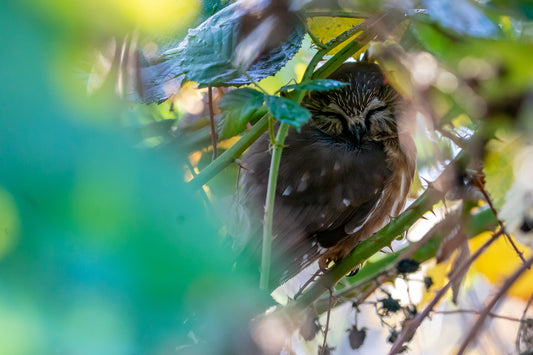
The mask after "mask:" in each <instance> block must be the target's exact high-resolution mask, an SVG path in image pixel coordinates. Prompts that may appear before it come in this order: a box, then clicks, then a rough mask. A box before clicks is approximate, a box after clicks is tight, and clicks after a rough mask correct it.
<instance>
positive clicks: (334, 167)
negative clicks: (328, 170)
mask: <svg viewBox="0 0 533 355" xmlns="http://www.w3.org/2000/svg"><path fill="white" fill-rule="evenodd" d="M340 168H341V165H340V164H339V162H338V161H337V160H335V165H333V170H339V169H340Z"/></svg>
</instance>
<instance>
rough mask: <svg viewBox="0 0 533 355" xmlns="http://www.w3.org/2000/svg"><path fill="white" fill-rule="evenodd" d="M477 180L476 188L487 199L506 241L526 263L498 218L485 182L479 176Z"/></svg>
mask: <svg viewBox="0 0 533 355" xmlns="http://www.w3.org/2000/svg"><path fill="white" fill-rule="evenodd" d="M476 179H477V181H476V183H475V186H476V187H477V188H478V190H479V191H480V192H481V193H482V194H483V197H484V198H485V201H487V203H488V205H489V207H490V209H491V211H492V213H494V216H496V219H497V220H498V225H499V226H500V229H501V230H502V231H503V234H504V235H505V239H507V241H508V242H509V243H510V244H511V246H512V247H513V249H514V251H515V252H516V254H517V255H518V257H519V258H520V260H522V262H523V263H525V262H526V259H524V252H522V251H520V250H518V247H517V246H516V244H515V242H514V240H513V238H512V237H511V236H510V235H509V233H507V231H506V230H505V226H504V224H503V221H502V220H500V217H498V211H497V210H496V208H495V207H494V204H493V203H492V199H491V198H490V196H489V194H488V193H487V191H486V190H485V188H484V187H483V181H481V178H480V177H479V176H477V178H476Z"/></svg>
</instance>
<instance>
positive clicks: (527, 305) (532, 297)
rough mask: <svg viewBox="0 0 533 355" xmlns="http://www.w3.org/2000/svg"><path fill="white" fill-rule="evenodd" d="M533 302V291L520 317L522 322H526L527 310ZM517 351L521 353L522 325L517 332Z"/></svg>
mask: <svg viewBox="0 0 533 355" xmlns="http://www.w3.org/2000/svg"><path fill="white" fill-rule="evenodd" d="M531 302H533V293H532V294H531V296H529V300H528V301H527V304H526V308H524V312H522V317H520V324H522V322H524V320H525V319H526V315H527V311H528V309H529V306H530V305H531ZM515 345H516V353H517V354H520V327H519V328H518V332H517V333H516V342H515Z"/></svg>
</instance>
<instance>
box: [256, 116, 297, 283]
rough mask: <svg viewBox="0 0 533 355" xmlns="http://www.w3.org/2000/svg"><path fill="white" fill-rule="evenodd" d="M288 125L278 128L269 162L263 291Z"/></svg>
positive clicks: (268, 276)
mask: <svg viewBox="0 0 533 355" xmlns="http://www.w3.org/2000/svg"><path fill="white" fill-rule="evenodd" d="M289 127H290V125H289V124H288V123H286V122H282V123H281V124H280V126H279V129H278V133H277V135H276V143H275V144H274V151H273V152H272V160H271V161H270V171H269V175H268V187H267V200H266V203H265V220H264V223H265V224H264V227H263V250H262V258H261V278H260V281H259V287H261V288H262V289H264V290H268V289H269V281H270V254H271V248H272V221H273V217H274V200H275V198H276V186H277V182H278V170H279V164H280V161H281V152H282V150H283V143H284V142H285V138H286V137H287V133H288V132H289Z"/></svg>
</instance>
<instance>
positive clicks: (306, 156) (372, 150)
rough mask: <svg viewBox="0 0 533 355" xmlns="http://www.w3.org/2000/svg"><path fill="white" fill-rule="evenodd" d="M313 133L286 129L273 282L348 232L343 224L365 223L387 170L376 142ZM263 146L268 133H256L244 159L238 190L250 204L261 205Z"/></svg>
mask: <svg viewBox="0 0 533 355" xmlns="http://www.w3.org/2000/svg"><path fill="white" fill-rule="evenodd" d="M312 135H313V131H312V130H309V129H305V127H304V129H303V130H302V132H301V133H300V134H289V136H288V137H287V140H286V146H287V147H286V148H285V149H284V150H283V153H282V159H281V164H280V170H279V174H278V186H277V190H276V201H275V207H274V224H273V230H274V232H273V234H274V240H273V246H272V253H273V255H272V260H273V264H272V276H273V281H275V282H280V279H281V280H287V279H289V278H291V277H292V276H294V275H295V274H297V273H298V272H299V271H301V270H302V269H303V268H305V267H306V266H308V265H310V264H311V263H312V262H314V261H315V260H317V258H318V257H319V256H320V254H321V250H322V249H321V248H320V247H326V248H327V247H331V246H333V245H335V244H336V243H337V242H338V241H339V240H341V239H342V238H344V237H345V236H346V235H347V234H348V233H347V232H346V230H345V228H346V226H350V228H352V229H357V228H358V227H359V226H360V225H362V224H364V223H365V221H366V219H367V218H368V216H369V215H370V214H371V212H372V209H373V208H374V206H375V205H376V203H377V201H378V200H379V198H380V196H381V193H382V191H383V187H384V185H385V180H386V179H387V177H388V176H390V173H391V172H390V169H389V167H388V165H387V162H386V158H385V153H384V151H383V149H382V147H380V146H378V145H368V146H365V147H363V149H362V150H360V151H353V150H352V151H350V150H347V149H346V145H345V144H337V143H335V142H332V141H324V140H321V139H316V137H313V136H312ZM310 142H311V143H310ZM267 149H268V138H267V137H261V138H260V140H259V141H257V142H256V143H255V144H254V146H252V148H251V151H250V152H249V153H248V154H247V156H246V160H245V161H243V165H244V167H245V168H247V169H248V170H247V171H246V172H245V174H246V175H247V176H246V179H244V181H245V186H244V189H243V190H244V192H245V194H246V195H247V200H248V201H254V203H252V204H250V208H251V209H254V208H257V206H260V207H262V206H263V205H264V201H265V195H266V185H267V181H268V167H269V165H270V155H269V154H265V151H266V150H267ZM258 201H259V203H258ZM260 211H261V213H257V215H258V218H259V219H261V218H262V209H261V208H260ZM260 227H262V225H260ZM259 241H260V238H259ZM252 242H253V243H257V241H252ZM258 247H259V248H260V244H259V245H258Z"/></svg>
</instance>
